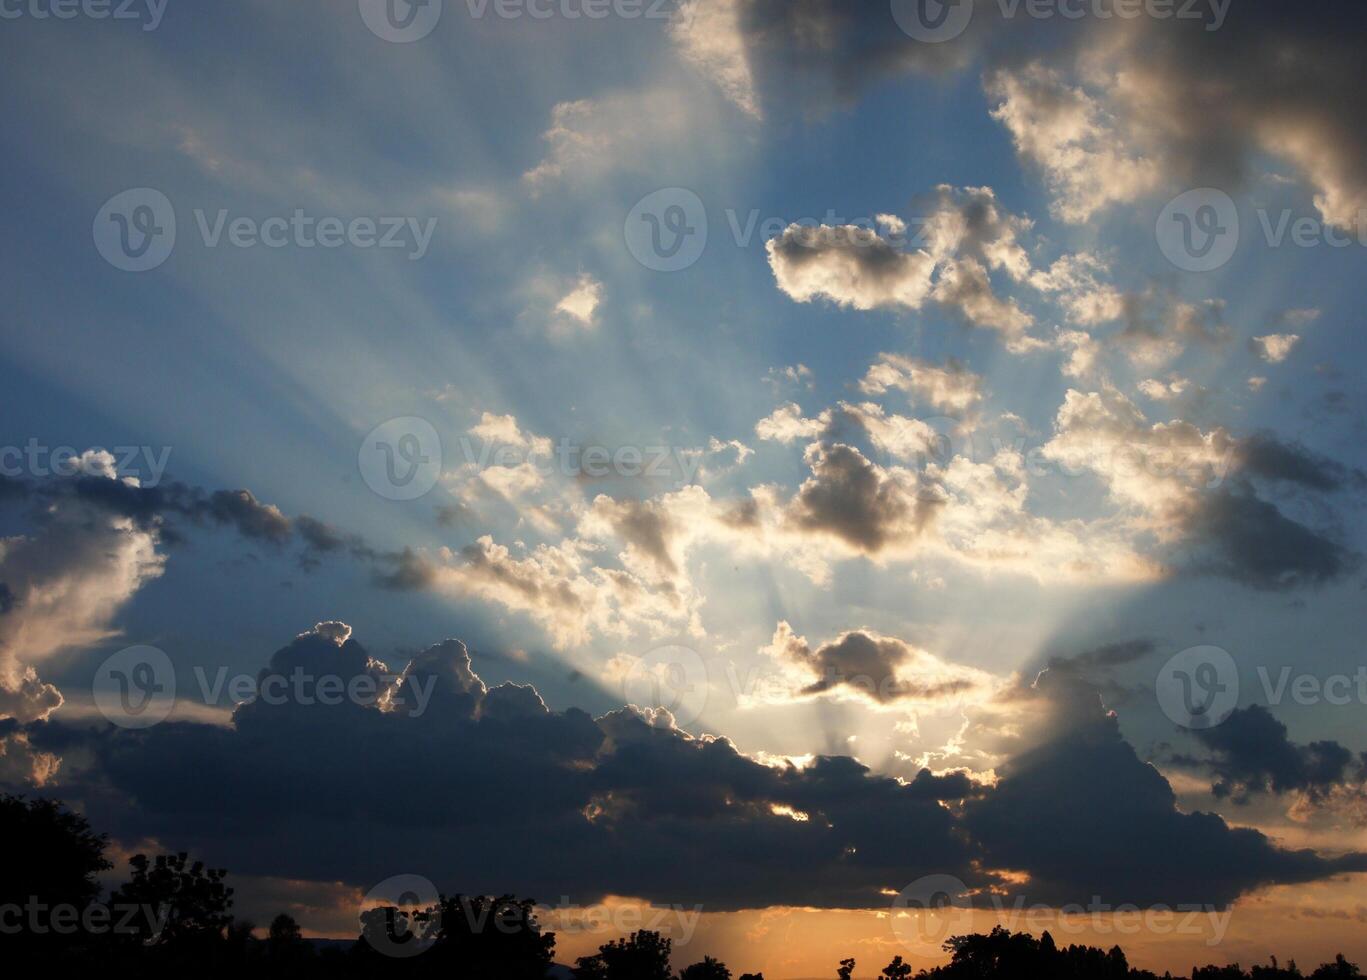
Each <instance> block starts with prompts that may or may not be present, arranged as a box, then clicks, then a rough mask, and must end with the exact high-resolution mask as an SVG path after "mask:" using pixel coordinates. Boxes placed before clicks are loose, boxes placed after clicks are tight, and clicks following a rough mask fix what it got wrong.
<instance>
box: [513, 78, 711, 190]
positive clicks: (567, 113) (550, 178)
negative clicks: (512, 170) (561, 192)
mask: <svg viewBox="0 0 1367 980" xmlns="http://www.w3.org/2000/svg"><path fill="white" fill-rule="evenodd" d="M694 121H695V119H694V108H693V106H692V105H691V104H690V102H689V99H688V97H687V95H686V94H684V93H683V92H680V91H677V90H674V89H671V88H659V89H651V90H644V91H632V92H622V93H612V94H609V95H605V96H603V97H601V98H598V99H579V100H576V101H570V102H560V103H557V104H556V106H555V107H554V108H553V109H552V110H551V123H550V127H549V128H548V129H547V130H546V131H545V132H544V133H543V134H542V139H543V140H544V141H545V142H546V144H547V151H546V156H545V158H544V159H542V160H541V162H540V163H538V164H536V166H534V167H532V168H531V169H530V170H528V171H526V172H525V173H524V174H523V175H522V181H523V183H524V184H525V185H526V186H527V188H528V189H529V190H530V191H531V193H532V194H533V195H540V194H542V193H544V192H545V191H546V190H547V189H548V188H551V187H556V186H560V185H563V184H570V185H574V184H582V183H584V182H586V181H591V180H595V179H598V178H601V177H603V176H605V175H606V174H608V173H611V172H613V171H616V170H623V169H626V170H630V169H638V168H644V167H645V166H646V161H645V159H644V158H643V157H642V155H641V152H640V148H641V147H642V146H653V145H668V144H672V143H674V142H676V141H678V140H680V139H683V138H685V137H687V136H688V135H689V133H690V131H691V130H692V127H693V125H694Z"/></svg>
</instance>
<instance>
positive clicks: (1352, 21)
mask: <svg viewBox="0 0 1367 980" xmlns="http://www.w3.org/2000/svg"><path fill="white" fill-rule="evenodd" d="M1361 17H1362V13H1361V11H1359V10H1357V9H1355V8H1354V9H1348V8H1343V7H1340V6H1338V5H1315V6H1313V7H1312V8H1307V9H1306V10H1305V11H1298V12H1292V11H1289V10H1286V9H1283V8H1281V7H1279V6H1278V5H1275V4H1273V5H1257V6H1256V7H1250V8H1249V9H1247V10H1244V9H1242V8H1241V9H1239V10H1237V11H1231V12H1230V16H1229V18H1228V22H1227V23H1225V24H1223V25H1222V26H1221V29H1219V30H1214V31H1212V30H1209V29H1208V27H1209V26H1210V25H1209V23H1207V22H1204V21H1202V20H1192V19H1182V18H1178V19H1174V20H1166V21H1161V22H1160V21H1157V20H1154V19H1151V18H1138V19H1137V20H1129V21H1122V20H1118V19H1111V20H1095V21H1094V23H1092V24H1090V25H1088V28H1087V29H1086V30H1084V31H1082V32H1081V33H1079V34H1078V35H1077V37H1076V38H1075V39H1074V43H1073V44H1066V43H1065V44H1062V45H1058V46H1056V47H1055V48H1054V49H1053V50H1051V51H1049V52H1047V53H1045V52H1037V53H1034V54H1029V53H1027V54H1025V55H1023V56H1022V55H1020V54H1019V53H1017V56H1016V57H1015V58H1014V59H1011V60H1010V61H1009V62H1008V63H1007V64H1005V65H1002V66H999V67H997V68H996V69H994V70H993V71H992V72H991V73H990V74H989V75H988V83H987V88H988V92H989V95H990V96H991V97H992V98H993V99H994V100H995V102H996V108H995V110H994V113H993V114H994V116H995V117H996V118H997V119H998V120H999V121H1001V122H1002V123H1003V124H1004V125H1005V126H1006V127H1007V129H1008V131H1009V132H1010V133H1011V134H1012V137H1013V139H1014V140H1015V143H1016V147H1017V150H1018V152H1019V153H1020V155H1021V157H1022V158H1023V159H1024V160H1026V161H1027V162H1029V163H1031V164H1032V165H1034V166H1036V167H1038V168H1039V169H1040V171H1041V172H1042V173H1043V174H1044V177H1045V180H1046V183H1047V184H1048V186H1049V188H1050V190H1051V192H1052V194H1053V197H1054V211H1055V214H1056V215H1057V216H1058V217H1059V218H1061V219H1062V220H1065V221H1070V222H1081V221H1085V220H1088V219H1089V218H1090V217H1092V216H1093V215H1095V214H1096V213H1098V212H1099V211H1101V210H1102V209H1104V208H1106V207H1108V206H1110V205H1113V204H1120V203H1128V202H1134V201H1137V200H1139V199H1141V198H1143V197H1147V196H1151V195H1154V194H1157V193H1160V192H1164V193H1167V192H1172V191H1175V190H1177V189H1188V188H1191V187H1201V186H1213V187H1220V188H1224V189H1226V190H1228V191H1235V190H1237V189H1239V188H1240V187H1242V186H1245V185H1247V184H1248V183H1249V181H1250V179H1251V178H1252V177H1253V176H1255V175H1256V173H1257V168H1258V166H1259V164H1260V162H1261V160H1260V158H1262V157H1264V156H1267V155H1271V156H1273V157H1276V158H1279V159H1280V160H1282V161H1285V162H1286V163H1289V164H1290V165H1291V166H1293V167H1294V168H1295V169H1296V170H1297V172H1298V175H1299V176H1300V178H1301V179H1302V180H1303V181H1304V182H1305V183H1306V184H1307V185H1308V186H1309V187H1310V189H1311V193H1312V195H1313V199H1314V203H1315V207H1316V208H1317V209H1318V211H1319V213H1320V215H1321V217H1322V218H1323V219H1324V220H1325V221H1327V222H1329V223H1331V224H1333V225H1335V226H1337V227H1339V228H1345V229H1352V228H1356V227H1357V226H1358V225H1359V223H1360V221H1361V214H1362V213H1363V211H1364V209H1365V208H1367V168H1364V166H1363V164H1362V161H1363V160H1364V159H1367V154H1365V153H1364V145H1363V136H1362V131H1361V127H1360V126H1358V125H1357V119H1358V118H1360V116H1361V109H1362V106H1361V105H1360V103H1359V101H1358V100H1356V99H1353V98H1344V97H1343V93H1344V92H1347V91H1351V92H1360V91H1362V90H1363V89H1364V86H1363V85H1361V84H1357V83H1355V82H1353V81H1352V80H1353V79H1358V80H1359V81H1361V80H1362V75H1363V71H1364V69H1363V66H1362V63H1361V60H1360V59H1358V58H1357V57H1356V51H1355V44H1354V37H1355V29H1356V28H1360V27H1361V26H1362V25H1361Z"/></svg>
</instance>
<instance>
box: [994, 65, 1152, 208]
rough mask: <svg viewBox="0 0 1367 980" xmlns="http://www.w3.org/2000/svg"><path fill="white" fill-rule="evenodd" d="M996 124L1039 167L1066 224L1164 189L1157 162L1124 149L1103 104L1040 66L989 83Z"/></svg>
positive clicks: (999, 76) (1001, 72)
mask: <svg viewBox="0 0 1367 980" xmlns="http://www.w3.org/2000/svg"><path fill="white" fill-rule="evenodd" d="M986 88H987V92H988V95H989V97H990V98H992V99H993V100H994V101H995V102H996V106H995V108H993V110H992V118H994V119H996V120H997V121H998V122H1000V123H1002V124H1003V125H1004V126H1006V128H1007V130H1008V131H1009V132H1010V133H1011V137H1012V139H1013V140H1014V141H1015V145H1016V152H1017V153H1019V154H1020V155H1021V156H1022V157H1023V158H1024V159H1025V160H1027V161H1028V162H1030V163H1031V164H1033V165H1034V166H1036V167H1038V168H1039V169H1040V170H1041V171H1042V172H1043V174H1044V178H1045V182H1046V183H1047V184H1048V186H1049V189H1050V192H1051V193H1052V194H1053V196H1054V206H1053V211H1054V215H1055V217H1057V218H1059V219H1060V220H1062V221H1067V222H1072V223H1079V222H1083V221H1087V220H1088V219H1089V218H1091V217H1092V216H1093V215H1094V214H1095V213H1096V212H1097V211H1099V210H1101V209H1102V208H1104V207H1106V206H1107V205H1110V204H1115V203H1127V202H1131V201H1134V200H1136V199H1138V198H1139V197H1141V196H1143V195H1145V194H1148V193H1150V192H1152V191H1153V190H1154V189H1155V188H1157V187H1158V186H1160V173H1161V170H1160V168H1159V166H1158V164H1157V163H1156V162H1155V161H1154V160H1151V159H1148V158H1146V157H1145V156H1143V155H1142V154H1140V153H1139V152H1137V151H1134V150H1131V149H1129V148H1128V147H1126V145H1125V143H1124V142H1123V141H1122V140H1121V139H1120V138H1119V136H1118V133H1117V131H1116V123H1115V121H1114V120H1113V119H1112V118H1111V116H1110V114H1109V113H1108V112H1107V111H1106V109H1105V108H1104V106H1103V104H1102V102H1101V100H1099V99H1097V98H1094V97H1092V96H1091V95H1089V94H1088V93H1086V92H1085V91H1083V89H1082V88H1080V87H1078V86H1075V85H1070V84H1068V82H1067V81H1066V80H1065V76H1064V75H1063V73H1062V72H1061V71H1059V70H1057V69H1055V68H1051V67H1049V66H1047V65H1045V64H1043V63H1040V62H1035V63H1032V64H1029V65H1026V66H1024V67H1020V68H1011V69H1000V70H998V71H996V72H995V73H994V74H992V75H991V76H989V78H988V80H987V82H986Z"/></svg>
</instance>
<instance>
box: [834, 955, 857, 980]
mask: <svg viewBox="0 0 1367 980" xmlns="http://www.w3.org/2000/svg"><path fill="white" fill-rule="evenodd" d="M853 973H854V960H841V961H840V969H838V970H836V971H835V975H836V976H837V977H839V978H840V980H850V976H851V975H852V974H853Z"/></svg>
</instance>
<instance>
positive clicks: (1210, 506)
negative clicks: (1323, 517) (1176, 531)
mask: <svg viewBox="0 0 1367 980" xmlns="http://www.w3.org/2000/svg"><path fill="white" fill-rule="evenodd" d="M1187 525H1188V526H1187V531H1188V533H1189V535H1190V536H1191V541H1192V543H1193V544H1194V546H1195V549H1196V555H1195V557H1194V558H1193V560H1192V568H1193V569H1194V570H1196V571H1198V572H1202V573H1205V574H1211V575H1218V576H1221V577H1223V578H1228V579H1231V580H1233V581H1235V582H1240V583H1242V584H1244V585H1248V586H1251V587H1253V588H1255V589H1263V590H1268V591H1278V590H1288V589H1297V588H1303V587H1305V586H1313V585H1323V584H1325V583H1327V582H1331V581H1334V580H1336V579H1339V578H1341V577H1342V576H1343V575H1345V574H1346V573H1348V572H1350V571H1352V570H1353V569H1354V568H1356V567H1357V565H1358V558H1357V556H1356V555H1355V554H1354V553H1353V552H1352V551H1350V550H1349V549H1348V548H1346V547H1345V546H1343V545H1342V544H1339V543H1338V542H1336V541H1334V540H1332V539H1331V538H1329V537H1328V536H1327V535H1326V534H1325V533H1321V532H1319V531H1316V530H1312V529H1311V528H1309V527H1306V526H1305V525H1304V524H1301V523H1299V522H1297V521H1295V520H1293V519H1291V518H1289V517H1287V516H1286V515H1285V514H1283V513H1282V511H1281V510H1280V509H1279V508H1278V507H1277V506H1276V505H1275V504H1273V503H1270V502H1269V501H1266V500H1263V499H1262V498H1261V497H1259V496H1258V495H1257V494H1256V493H1255V492H1254V491H1253V489H1252V487H1251V486H1249V485H1248V482H1247V481H1246V480H1242V481H1237V482H1236V483H1235V484H1234V485H1233V486H1232V487H1230V488H1222V489H1220V490H1218V491H1211V492H1210V493H1208V494H1206V495H1205V496H1204V497H1203V498H1202V499H1201V501H1200V502H1199V506H1198V507H1197V508H1196V509H1195V510H1194V511H1193V512H1192V514H1191V515H1190V517H1189V519H1188V522H1187Z"/></svg>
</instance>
